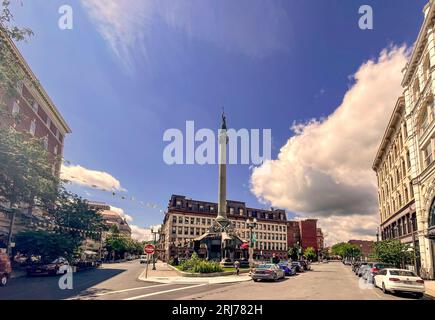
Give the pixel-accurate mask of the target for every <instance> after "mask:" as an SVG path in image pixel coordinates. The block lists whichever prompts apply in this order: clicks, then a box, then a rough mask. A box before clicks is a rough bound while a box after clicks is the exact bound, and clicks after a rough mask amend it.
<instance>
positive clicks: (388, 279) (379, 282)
mask: <svg viewBox="0 0 435 320" xmlns="http://www.w3.org/2000/svg"><path fill="white" fill-rule="evenodd" d="M374 278H375V281H374V284H375V287H378V288H380V289H382V291H383V292H384V293H388V292H391V293H394V292H397V291H400V292H412V293H415V294H416V295H417V296H418V297H422V296H423V294H424V292H425V287H424V281H423V279H422V278H420V277H418V276H417V275H416V274H415V273H414V272H412V271H409V270H406V269H391V268H387V269H382V270H380V271H379V272H378V273H377V274H376V275H375V277H374Z"/></svg>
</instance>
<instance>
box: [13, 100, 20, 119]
mask: <svg viewBox="0 0 435 320" xmlns="http://www.w3.org/2000/svg"><path fill="white" fill-rule="evenodd" d="M19 113H20V105H19V101H14V106H13V107H12V116H14V117H16V116H17V115H18V114H19Z"/></svg>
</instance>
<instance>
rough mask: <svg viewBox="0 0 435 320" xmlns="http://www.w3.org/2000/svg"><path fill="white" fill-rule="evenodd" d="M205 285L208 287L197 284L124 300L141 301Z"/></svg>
mask: <svg viewBox="0 0 435 320" xmlns="http://www.w3.org/2000/svg"><path fill="white" fill-rule="evenodd" d="M206 285H208V283H202V284H197V285H194V286H188V287H182V288H176V289H169V290H164V291H157V292H152V293H148V294H143V295H140V296H136V297H130V298H126V299H124V300H137V299H141V298H146V297H151V296H155V295H158V294H163V293H169V292H174V291H180V290H186V289H191V288H197V287H202V286H206Z"/></svg>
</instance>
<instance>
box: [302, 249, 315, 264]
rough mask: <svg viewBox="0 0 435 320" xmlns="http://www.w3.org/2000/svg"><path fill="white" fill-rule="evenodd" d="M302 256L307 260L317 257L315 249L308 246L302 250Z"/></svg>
mask: <svg viewBox="0 0 435 320" xmlns="http://www.w3.org/2000/svg"><path fill="white" fill-rule="evenodd" d="M304 256H305V258H307V260H310V261H313V260H314V259H316V257H317V254H316V250H314V248H313V247H308V248H306V249H305V251H304Z"/></svg>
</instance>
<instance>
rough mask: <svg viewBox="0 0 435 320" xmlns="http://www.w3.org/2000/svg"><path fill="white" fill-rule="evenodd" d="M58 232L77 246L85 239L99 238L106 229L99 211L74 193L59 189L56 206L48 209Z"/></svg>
mask: <svg viewBox="0 0 435 320" xmlns="http://www.w3.org/2000/svg"><path fill="white" fill-rule="evenodd" d="M48 212H49V215H50V216H51V217H52V218H53V220H54V223H55V224H56V225H57V226H58V227H59V228H58V232H59V233H61V234H67V235H68V236H69V237H70V238H71V239H72V240H73V242H74V245H75V246H76V248H78V247H79V246H80V245H81V244H82V242H83V241H84V240H85V239H87V238H88V239H93V240H101V235H102V232H103V231H106V230H107V226H106V224H105V223H104V220H103V217H102V215H101V213H100V212H99V211H97V210H94V209H91V208H90V206H89V204H88V202H87V201H86V200H84V199H82V198H81V197H79V196H77V195H76V194H73V193H70V192H68V191H66V190H65V189H64V188H63V187H62V188H61V189H60V191H59V194H58V197H57V201H56V206H54V207H53V208H50V209H49V210H48Z"/></svg>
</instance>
